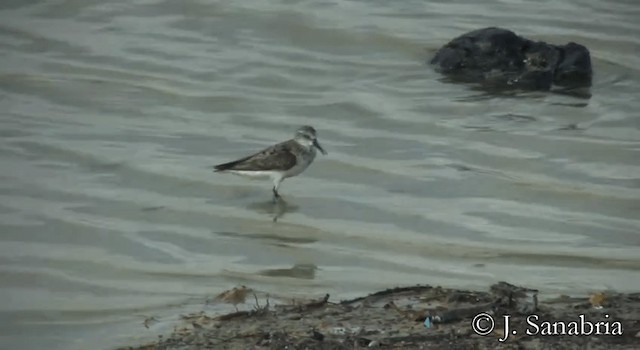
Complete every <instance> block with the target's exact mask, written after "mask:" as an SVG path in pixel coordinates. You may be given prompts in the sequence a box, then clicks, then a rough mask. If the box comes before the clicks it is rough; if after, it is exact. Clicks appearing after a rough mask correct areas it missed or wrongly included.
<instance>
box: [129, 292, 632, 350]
mask: <svg viewBox="0 0 640 350" xmlns="http://www.w3.org/2000/svg"><path fill="white" fill-rule="evenodd" d="M238 290H239V291H241V292H242V293H240V294H237V293H236V294H234V293H233V292H234V291H235V289H234V290H231V291H227V292H226V293H223V294H221V295H220V296H219V297H224V298H226V299H225V302H227V303H230V304H234V303H240V300H241V302H244V299H245V297H246V298H247V299H248V303H251V302H253V301H255V305H254V307H253V310H251V311H237V312H233V313H229V314H224V315H213V314H207V313H205V312H200V313H194V314H189V315H186V316H183V317H182V320H181V322H180V324H179V325H176V327H175V329H174V331H173V332H172V333H171V334H169V335H165V336H162V335H159V338H158V340H156V341H153V342H150V343H147V344H144V345H134V346H127V347H121V348H119V350H124V349H135V350H151V349H181V350H185V349H285V348H286V349H336V350H337V349H360V348H380V349H431V348H437V349H461V350H462V349H535V350H537V349H540V350H542V349H583V348H588V349H637V348H638V344H640V292H636V293H615V292H606V293H595V294H592V295H590V296H589V295H584V296H576V297H569V296H560V297H557V298H553V299H544V298H543V297H544V296H541V295H539V292H538V291H537V290H535V289H528V288H523V287H518V286H514V285H511V284H508V283H506V282H499V283H496V284H494V285H492V286H490V287H489V289H488V290H487V291H472V290H460V289H448V288H443V287H439V286H437V287H432V286H428V285H417V286H412V287H401V288H393V289H387V290H384V291H379V292H376V293H373V294H369V295H367V296H363V297H358V298H355V299H351V300H343V301H335V300H331V298H330V295H329V294H327V295H325V296H324V297H323V298H319V299H315V300H308V301H305V302H302V303H295V304H277V305H271V304H270V301H269V299H268V298H267V299H263V300H260V299H258V297H256V296H255V294H250V293H245V292H246V291H248V290H249V289H238ZM538 299H540V301H539V300H538Z"/></svg>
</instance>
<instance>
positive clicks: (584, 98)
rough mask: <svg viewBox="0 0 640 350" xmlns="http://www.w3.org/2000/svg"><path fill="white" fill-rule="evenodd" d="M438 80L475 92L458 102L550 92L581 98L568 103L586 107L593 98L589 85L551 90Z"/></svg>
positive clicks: (538, 96)
mask: <svg viewBox="0 0 640 350" xmlns="http://www.w3.org/2000/svg"><path fill="white" fill-rule="evenodd" d="M438 81H440V82H442V83H446V84H459V85H463V86H466V87H467V88H468V89H469V90H471V91H472V92H474V93H473V94H471V95H468V96H463V97H459V98H456V99H455V100H456V101H458V102H476V101H484V100H489V99H492V98H496V97H499V98H529V99H536V98H544V97H546V96H548V95H549V94H552V95H559V96H567V97H572V98H576V99H579V100H581V101H580V102H576V103H571V104H567V105H569V106H573V107H586V106H587V105H588V100H589V99H591V89H590V88H589V87H561V86H553V87H552V88H551V90H541V89H523V88H517V87H513V86H505V85H504V84H493V83H490V82H485V83H477V82H469V81H464V80H458V79H454V78H451V77H444V78H440V79H438Z"/></svg>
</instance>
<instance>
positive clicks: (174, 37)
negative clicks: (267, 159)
mask: <svg viewBox="0 0 640 350" xmlns="http://www.w3.org/2000/svg"><path fill="white" fill-rule="evenodd" d="M0 8H1V10H0V169H1V172H0V177H1V182H0V348H3V349H44V348H47V349H89V348H91V349H99V348H105V349H108V348H112V347H114V346H118V345H124V344H131V345H133V344H138V343H141V342H145V341H148V340H152V339H154V338H155V337H156V336H157V334H160V333H163V332H167V331H170V330H171V329H172V327H173V324H172V323H171V321H175V320H176V319H177V318H178V315H179V314H180V313H186V312H191V311H200V310H206V311H208V312H225V311H230V310H232V307H230V306H224V305H208V306H205V305H204V302H205V300H206V298H207V297H210V296H212V295H215V294H216V293H219V292H221V291H223V290H225V289H228V288H231V287H233V286H235V285H238V284H245V285H248V286H250V287H252V288H254V289H256V290H257V291H259V292H260V293H262V294H263V295H265V294H267V293H268V294H269V295H271V297H272V298H277V297H282V298H288V297H302V296H307V297H314V296H322V295H324V294H325V293H330V294H331V298H332V299H333V300H339V299H343V298H348V297H352V296H355V295H358V294H364V293H368V292H372V291H375V290H378V289H382V288H386V287H392V286H396V285H411V284H417V283H422V284H433V285H436V284H442V285H446V286H450V287H460V288H486V287H487V286H488V285H489V284H490V283H492V282H495V281H500V280H507V281H509V282H512V283H518V284H523V285H527V286H531V287H536V288H540V289H541V290H543V291H546V292H549V293H565V294H572V295H586V293H589V292H593V291H596V290H608V289H613V290H618V291H631V290H635V291H637V290H640V273H639V271H640V270H639V269H640V254H639V252H640V215H638V213H639V210H640V163H639V161H640V119H639V115H638V111H639V110H640V98H639V97H638V92H639V91H640V70H639V69H638V67H640V25H638V19H639V18H640V5H639V4H638V2H637V1H635V0H628V1H606V2H603V1H596V0H583V1H578V0H569V1H545V2H539V1H520V0H504V1H483V2H478V1H466V2H455V3H451V2H449V1H435V2H427V1H395V2H389V1H344V0H342V1H311V0H301V1H274V0H271V1H265V0H247V1H204V0H202V1H195V0H187V1H170V0H165V1H160V0H146V1H135V2H132V1H97V0H88V1H72V0H66V1H64V0H58V1H53V0H49V1H24V0H14V1H8V0H3V1H2V3H0ZM485 26H502V27H507V28H510V29H512V30H514V31H516V32H517V33H518V34H521V35H523V36H527V37H530V38H533V39H537V40H545V41H547V42H551V43H556V44H564V43H566V42H568V41H575V42H578V43H581V44H583V45H585V46H587V47H588V48H589V49H590V51H591V55H592V61H593V65H594V71H595V77H594V86H593V88H592V89H591V94H592V96H591V98H581V97H576V96H570V95H564V94H557V93H543V92H530V93H518V94H500V95H496V94H491V93H486V92H483V91H482V90H478V89H476V88H474V87H473V86H467V85H456V84H451V83H447V82H446V81H443V79H442V77H441V76H439V75H438V74H436V73H435V72H433V71H432V70H431V69H430V68H429V67H428V66H426V65H425V61H426V60H428V58H429V57H430V56H431V55H432V54H433V53H434V52H435V50H437V48H438V47H439V46H441V45H443V44H444V43H446V42H447V41H449V40H450V39H452V38H453V37H455V36H457V35H460V34H462V33H464V32H466V31H469V30H473V29H477V28H481V27H485ZM303 124H311V125H313V126H315V127H316V129H317V130H318V133H319V139H320V141H321V142H322V143H323V146H324V147H325V148H326V149H327V151H328V152H329V154H328V156H321V155H320V156H318V158H317V159H316V162H315V163H314V164H313V165H312V166H311V167H310V168H309V169H308V170H307V171H306V172H305V173H303V174H302V175H301V176H299V177H296V178H293V179H288V180H286V181H285V182H284V183H283V185H282V187H281V194H282V195H283V196H284V197H285V200H286V204H283V205H281V206H278V207H273V206H272V205H271V203H270V195H271V192H270V186H271V185H270V183H269V182H264V181H249V180H247V179H244V178H240V177H235V176H232V175H221V174H213V173H212V172H211V165H213V164H217V163H221V162H224V161H229V160H233V159H235V158H238V157H240V156H243V155H246V154H248V153H251V152H254V151H257V150H260V149H261V148H263V147H265V146H267V145H270V144H272V143H275V142H278V141H281V140H284V139H287V138H289V137H291V135H292V133H293V131H294V130H295V128H296V127H297V126H299V125H303ZM274 215H277V216H280V217H279V220H278V222H277V223H273V222H272V217H273V216H274ZM240 307H241V308H245V309H246V308H250V307H251V306H250V305H241V306H240ZM148 317H155V318H156V319H158V320H159V321H160V322H158V323H155V324H152V325H151V326H150V328H149V329H147V328H145V327H144V325H143V321H144V320H145V318H148Z"/></svg>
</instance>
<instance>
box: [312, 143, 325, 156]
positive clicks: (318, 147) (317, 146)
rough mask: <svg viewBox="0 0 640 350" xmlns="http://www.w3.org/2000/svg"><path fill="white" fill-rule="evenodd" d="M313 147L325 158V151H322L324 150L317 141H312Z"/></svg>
mask: <svg viewBox="0 0 640 350" xmlns="http://www.w3.org/2000/svg"><path fill="white" fill-rule="evenodd" d="M313 146H314V147H315V148H317V149H319V150H320V152H322V154H324V155H325V156H326V155H327V151H325V150H324V148H322V146H320V144H319V143H318V140H313Z"/></svg>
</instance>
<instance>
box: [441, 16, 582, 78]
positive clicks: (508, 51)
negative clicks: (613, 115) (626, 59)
mask: <svg viewBox="0 0 640 350" xmlns="http://www.w3.org/2000/svg"><path fill="white" fill-rule="evenodd" d="M431 64H433V65H434V66H435V69H436V71H438V72H440V73H442V74H444V75H447V76H449V77H451V78H452V79H454V80H458V81H462V82H482V83H486V84H489V85H492V86H498V87H513V88H522V89H534V90H549V89H550V88H551V87H552V85H557V86H561V87H564V88H577V87H589V86H591V78H592V70H591V58H590V55H589V50H587V48H586V47H584V46H582V45H579V44H576V43H573V42H570V43H568V44H566V45H562V46H559V45H552V44H547V43H545V42H541V41H532V40H528V39H525V38H523V37H521V36H518V35H516V34H515V33H514V32H512V31H510V30H506V29H501V28H494V27H490V28H484V29H478V30H474V31H472V32H469V33H466V34H463V35H461V36H459V37H457V38H455V39H453V40H452V41H450V42H449V43H448V44H446V45H445V46H443V47H442V48H440V50H438V52H436V54H435V56H434V57H433V58H432V59H431Z"/></svg>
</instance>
